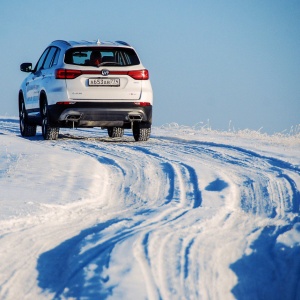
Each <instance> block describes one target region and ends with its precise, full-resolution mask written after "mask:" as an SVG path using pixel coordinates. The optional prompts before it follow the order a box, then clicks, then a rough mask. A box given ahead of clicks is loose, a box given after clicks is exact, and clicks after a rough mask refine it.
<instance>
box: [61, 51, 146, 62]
mask: <svg viewBox="0 0 300 300" xmlns="http://www.w3.org/2000/svg"><path fill="white" fill-rule="evenodd" d="M93 52H98V53H99V52H100V54H101V64H100V65H103V66H132V65H138V64H140V61H139V59H138V57H137V55H136V53H135V51H134V50H133V49H130V48H120V47H118V48H114V47H105V48H104V47H103V48H101V47H97V48H96V47H80V48H72V49H69V50H68V51H67V52H66V55H65V63H66V64H73V65H82V66H92V65H93V63H92V59H91V58H92V57H93V55H92V53H93Z"/></svg>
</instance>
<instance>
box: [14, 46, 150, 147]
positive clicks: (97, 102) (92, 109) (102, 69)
mask: <svg viewBox="0 0 300 300" xmlns="http://www.w3.org/2000/svg"><path fill="white" fill-rule="evenodd" d="M96 56H97V58H96V60H95V57H96ZM21 70H22V71H25V72H30V75H29V76H28V77H27V78H26V79H25V80H24V81H23V83H22V86H21V89H20V92H19V111H20V130H21V134H22V135H23V136H32V135H35V133H36V126H37V125H41V126H42V133H43V137H44V138H45V139H57V137H58V133H59V128H61V127H101V128H105V129H107V130H108V134H109V136H110V137H121V136H122V135H123V132H124V129H132V131H133V136H134V138H135V140H136V141H145V140H148V139H149V137H150V131H151V124H152V104H153V93H152V87H151V83H150V80H149V72H148V70H146V69H145V68H144V66H143V65H142V64H141V62H140V60H139V58H138V56H137V54H136V52H135V50H134V49H133V48H132V47H131V46H129V45H128V44H126V43H124V42H120V41H119V42H114V43H111V42H106V43H101V42H100V41H99V40H98V41H97V42H66V41H55V42H53V43H51V44H50V45H49V47H48V48H47V49H46V50H45V51H44V53H43V54H42V56H41V58H40V60H39V61H38V63H37V65H36V67H35V68H34V69H33V70H32V64H30V63H24V64H22V65H21Z"/></svg>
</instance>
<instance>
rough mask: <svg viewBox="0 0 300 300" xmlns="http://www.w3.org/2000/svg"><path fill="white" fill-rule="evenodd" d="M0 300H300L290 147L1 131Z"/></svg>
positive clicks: (185, 131) (171, 129) (200, 138)
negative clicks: (48, 136) (51, 136)
mask: <svg viewBox="0 0 300 300" xmlns="http://www.w3.org/2000/svg"><path fill="white" fill-rule="evenodd" d="M0 201H1V212H0V299H3V300H4V299H5V300H6V299H14V300H15V299H172V300H173V299H216V300H217V299H218V300H219V299H251V300H253V299H300V255H299V251H300V218H299V209H300V208H299V206H300V136H299V134H294V135H282V134H281V135H273V136H267V135H262V134H260V133H259V132H251V131H242V132H216V131H212V130H209V129H207V128H190V127H182V126H178V125H176V124H170V125H168V126H163V127H160V128H157V127H154V128H153V130H152V134H151V138H150V140H149V141H148V142H134V139H133V137H132V135H131V132H130V133H129V134H128V135H127V134H125V136H124V137H122V138H116V139H110V138H108V137H107V134H106V132H105V131H103V130H101V129H99V128H95V129H85V130H80V129H70V130H69V129H65V130H61V133H60V135H59V139H58V140H56V141H44V140H43V138H42V135H41V133H40V132H38V133H37V135H36V136H35V137H34V138H28V139H25V138H22V137H21V136H20V134H19V124H18V120H17V119H16V118H9V117H2V118H0Z"/></svg>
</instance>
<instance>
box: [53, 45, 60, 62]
mask: <svg viewBox="0 0 300 300" xmlns="http://www.w3.org/2000/svg"><path fill="white" fill-rule="evenodd" d="M59 54H60V49H59V48H57V51H56V53H55V56H54V59H53V64H52V65H53V66H55V65H57V62H58V58H59Z"/></svg>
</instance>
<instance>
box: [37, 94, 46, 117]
mask: <svg viewBox="0 0 300 300" xmlns="http://www.w3.org/2000/svg"><path fill="white" fill-rule="evenodd" d="M45 101H46V103H47V95H46V92H45V91H44V90H42V91H41V92H40V98H39V107H40V113H41V115H42V109H43V104H44V102H45Z"/></svg>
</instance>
